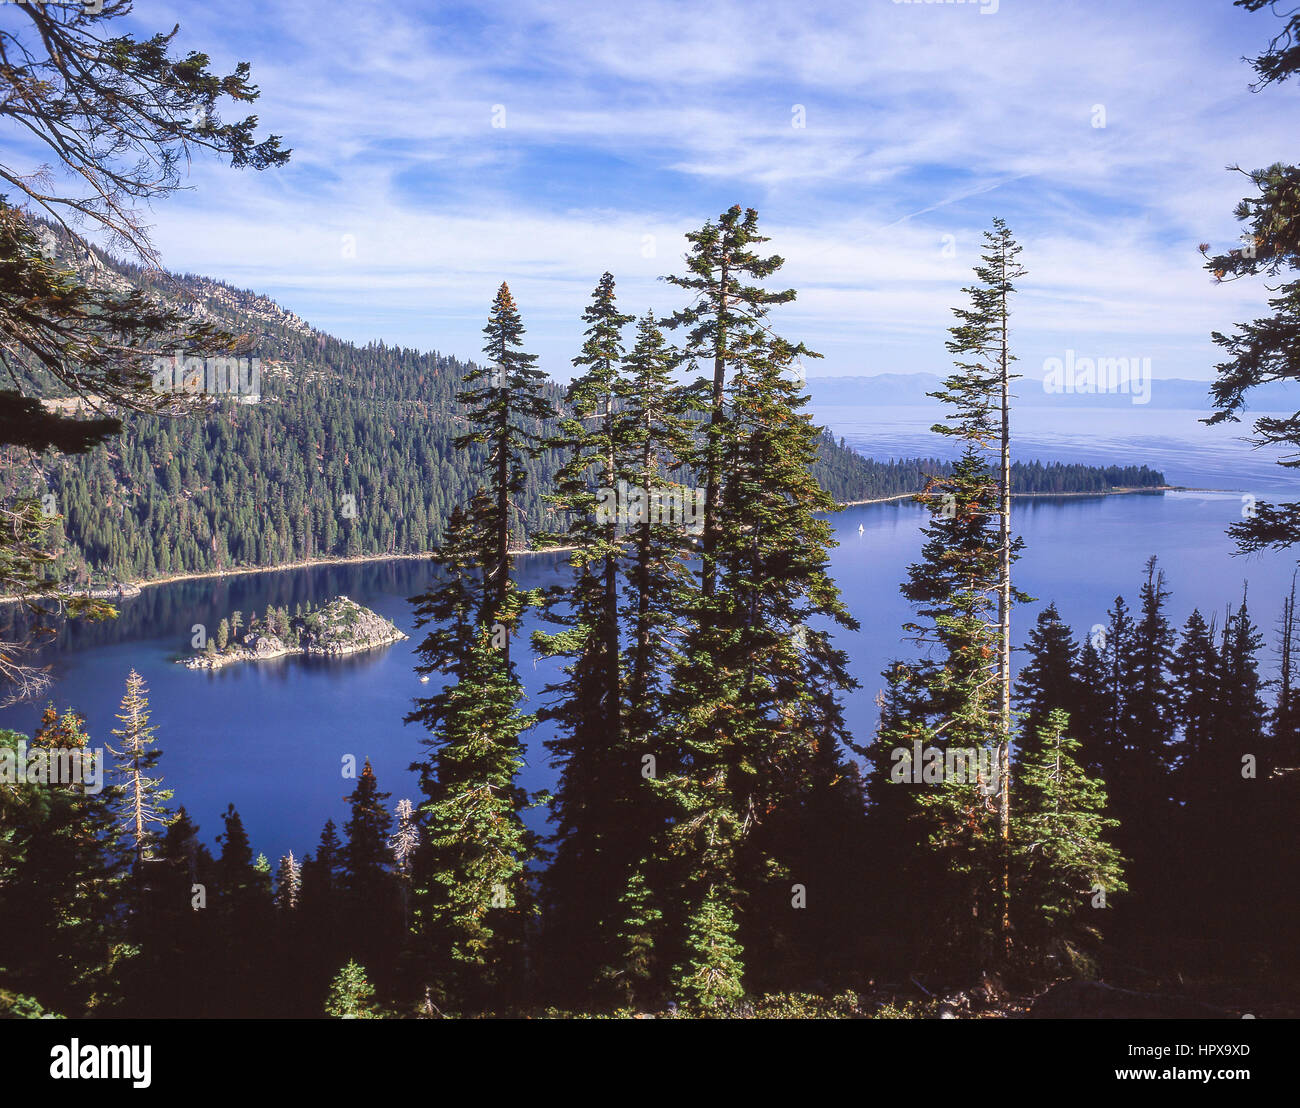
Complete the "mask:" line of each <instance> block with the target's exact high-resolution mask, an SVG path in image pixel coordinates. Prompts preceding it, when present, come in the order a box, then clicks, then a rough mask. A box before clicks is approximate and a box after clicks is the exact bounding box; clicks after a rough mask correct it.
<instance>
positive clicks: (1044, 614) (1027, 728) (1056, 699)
mask: <svg viewBox="0 0 1300 1108" xmlns="http://www.w3.org/2000/svg"><path fill="white" fill-rule="evenodd" d="M1025 650H1026V652H1027V654H1028V656H1029V657H1028V660H1027V661H1026V662H1025V664H1024V665H1023V666H1022V667H1021V669H1020V674H1019V676H1018V677H1017V679H1016V687H1015V694H1016V706H1017V708H1018V709H1019V711H1020V717H1021V718H1020V734H1019V737H1018V738H1017V740H1016V750H1015V755H1016V761H1017V763H1020V762H1023V761H1024V760H1025V759H1026V758H1029V757H1032V756H1033V755H1034V754H1035V753H1036V751H1035V749H1034V748H1035V743H1036V742H1037V739H1038V734H1039V732H1040V731H1041V730H1042V729H1043V728H1044V727H1045V726H1046V724H1047V717H1048V716H1049V715H1050V714H1051V713H1052V711H1053V710H1055V709H1060V710H1061V711H1064V712H1066V713H1067V714H1070V713H1071V712H1073V711H1074V709H1075V706H1076V704H1077V703H1078V700H1079V693H1080V690H1079V677H1078V674H1077V672H1076V666H1077V659H1076V657H1075V649H1074V641H1073V639H1072V638H1071V635H1070V628H1069V627H1068V626H1066V624H1065V622H1064V621H1063V620H1062V619H1061V615H1060V613H1059V612H1058V611H1057V610H1056V605H1055V604H1048V605H1047V607H1046V608H1044V609H1043V610H1042V611H1041V612H1040V613H1039V614H1038V622H1037V623H1036V624H1035V626H1034V629H1033V630H1032V631H1030V632H1029V642H1028V643H1027V644H1026V646H1025Z"/></svg>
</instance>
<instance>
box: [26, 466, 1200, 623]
mask: <svg viewBox="0 0 1300 1108" xmlns="http://www.w3.org/2000/svg"><path fill="white" fill-rule="evenodd" d="M1213 491H1216V490H1213V489H1192V488H1189V487H1188V486H1186V485H1154V486H1151V487H1145V488H1114V489H1104V490H1099V491H1096V492H1015V493H1012V494H1011V496H1012V499H1021V498H1033V497H1046V496H1055V497H1067V496H1068V497H1078V496H1135V495H1139V494H1142V493H1153V492H1213ZM916 495H917V494H916V493H914V492H903V493H899V494H898V495H896V496H882V497H876V498H874V499H870V500H844V501H840V502H838V507H840V508H859V507H863V506H864V505H867V504H892V503H894V502H896V501H900V500H912V499H914V498H915V497H916ZM573 549H574V547H572V546H551V547H547V548H546V549H544V550H515V551H511V553H512V554H513V555H514V556H515V557H520V558H526V557H529V556H532V555H536V554H562V553H565V552H567V551H571V550H573ZM424 558H427V559H430V560H432V559H433V554H432V552H430V551H424V552H422V553H419V554H351V555H343V556H340V557H334V558H312V559H309V560H307V561H297V562H283V563H281V564H280V565H275V566H247V567H240V568H237V569H225V570H216V569H214V570H207V571H205V572H203V573H176V574H170V575H169V576H167V577H151V578H150V579H149V580H147V581H123V582H122V587H123V588H128V589H129V588H136V589H140V590H144V589H148V588H154V587H156V586H159V585H175V584H179V583H180V582H182V581H211V580H215V579H217V578H226V577H245V576H249V575H252V574H255V573H280V572H282V571H285V570H295V569H313V568H315V567H318V566H347V565H362V564H364V563H366V562H397V561H416V560H419V559H424ZM100 588H101V591H102V587H100ZM63 595H64V596H65V597H74V596H83V595H84V594H83V593H80V592H75V593H66V594H63ZM20 599H21V598H20V597H16V596H2V597H0V604H13V603H16V602H18V601H19V600H20ZM109 599H111V598H109ZM123 599H127V600H133V599H135V597H134V596H127V597H123Z"/></svg>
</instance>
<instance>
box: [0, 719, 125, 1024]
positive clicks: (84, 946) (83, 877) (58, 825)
mask: <svg viewBox="0 0 1300 1108" xmlns="http://www.w3.org/2000/svg"><path fill="white" fill-rule="evenodd" d="M23 738H24V737H23V736H21V735H17V734H15V733H14V732H12V731H8V732H3V731H0V764H3V760H4V758H5V756H6V755H8V756H9V757H10V758H13V759H15V762H17V761H18V742H19V740H23ZM28 748H29V749H28V751H27V759H28V761H30V762H31V763H33V766H34V772H35V773H36V775H37V779H36V780H35V781H29V782H27V783H17V784H14V785H6V786H5V787H4V788H0V827H3V829H4V830H3V832H2V833H0V933H2V934H5V935H11V936H22V943H23V948H22V957H21V958H20V959H19V958H13V959H6V960H5V969H4V973H3V977H4V980H5V986H6V987H7V988H12V989H14V990H15V991H17V992H20V993H24V994H27V995H31V996H34V997H36V998H38V999H39V1000H40V1001H41V1002H42V1003H43V1004H44V1005H45V1006H46V1007H47V1008H49V1009H51V1010H53V1011H57V1012H60V1013H63V1014H65V1015H82V1014H87V1013H99V1014H103V1013H107V1012H110V1011H112V1010H113V1009H114V1007H115V1006H116V1005H117V1004H118V1002H119V1000H120V996H121V975H122V973H123V971H124V969H125V968H126V967H127V965H128V963H129V959H130V958H131V955H132V953H133V952H132V950H131V948H130V947H129V946H128V945H127V943H126V935H125V934H124V932H123V928H122V920H121V912H120V905H121V903H122V901H123V899H124V893H125V891H126V890H125V884H126V879H127V875H128V873H129V866H128V864H127V853H126V851H125V849H124V844H123V843H122V842H121V838H120V833H119V831H118V826H117V821H116V820H115V818H114V815H113V801H114V799H115V793H116V790H115V788H112V787H108V788H104V789H103V791H96V790H97V785H96V782H97V781H98V782H99V783H102V777H100V776H99V775H100V774H102V773H103V770H104V767H103V765H102V764H100V763H99V761H98V758H97V755H96V753H95V752H94V751H93V750H91V749H90V748H89V736H88V735H87V734H86V730H85V721H84V720H83V719H82V718H81V717H80V716H78V715H77V714H76V713H75V712H73V711H71V710H69V711H65V712H64V713H63V714H62V715H59V714H58V713H57V712H56V711H55V709H54V707H53V706H50V707H49V708H47V709H46V710H45V711H44V712H43V714H42V717H41V723H40V726H39V727H38V728H37V729H36V731H35V733H34V734H33V736H32V738H31V741H30V743H28ZM54 759H57V761H58V762H59V763H60V766H61V767H65V766H66V767H68V768H69V769H71V770H73V774H72V776H71V777H70V778H64V779H63V780H59V781H55V780H53V779H52V777H53V775H52V774H51V772H50V769H49V766H50V761H51V760H54ZM42 767H43V768H42ZM78 770H79V772H78ZM59 776H60V777H63V774H62V773H60V774H59ZM78 777H79V778H80V779H79V780H78V779H77V778H78Z"/></svg>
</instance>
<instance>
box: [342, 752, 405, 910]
mask: <svg viewBox="0 0 1300 1108" xmlns="http://www.w3.org/2000/svg"><path fill="white" fill-rule="evenodd" d="M390 795H391V794H390V793H385V792H380V791H379V785H378V782H377V781H376V780H375V771H374V770H373V769H372V768H371V766H370V759H369V758H367V759H366V761H365V765H364V766H363V767H362V770H361V776H360V777H358V778H357V785H356V788H355V789H353V790H352V795H351V796H349V797H348V798H347V799H348V803H349V804H350V805H351V806H352V814H351V816H349V818H348V821H347V823H345V824H344V825H343V830H344V833H345V834H346V835H347V842H346V843H345V845H344V847H343V851H342V866H343V874H342V877H343V889H344V891H345V892H346V893H347V895H348V896H349V897H351V898H352V900H353V902H354V903H355V904H356V905H357V906H358V907H359V908H361V909H363V910H366V911H376V912H377V911H380V910H381V907H382V905H383V904H384V903H385V901H387V900H388V899H390V898H391V895H392V874H391V873H390V872H389V869H388V862H389V853H388V834H389V832H390V831H391V829H392V825H393V818H392V816H390V815H389V814H388V811H387V809H385V808H384V804H383V802H384V801H385V800H387V799H388V798H389V796H390Z"/></svg>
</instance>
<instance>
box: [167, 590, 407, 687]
mask: <svg viewBox="0 0 1300 1108" xmlns="http://www.w3.org/2000/svg"><path fill="white" fill-rule="evenodd" d="M406 637H407V636H406V635H404V634H402V632H401V631H399V630H398V629H397V628H396V627H395V626H394V625H393V624H392V623H391V622H390V621H389V620H386V619H384V617H383V616H381V615H379V614H377V613H376V612H372V611H371V610H370V609H369V608H363V607H362V606H361V605H360V604H358V603H357V602H356V601H354V600H349V599H348V598H347V597H346V596H336V597H335V598H334V599H333V600H331V601H330V602H329V603H328V604H326V605H325V606H324V607H322V608H315V609H313V608H312V606H311V604H310V603H309V604H308V605H307V608H306V609H305V610H304V609H303V608H301V606H300V607H299V608H298V609H297V610H296V611H295V614H294V615H292V616H291V615H289V612H288V609H287V608H274V607H271V608H267V610H266V612H265V613H264V614H259V613H256V612H254V613H252V614H250V615H249V616H248V617H247V619H246V620H245V618H244V615H243V613H241V612H234V613H232V614H231V616H230V617H229V618H228V619H223V620H222V621H221V622H220V623H219V624H218V625H217V629H216V633H215V634H214V635H212V636H211V637H210V638H208V640H207V642H206V644H205V645H204V647H203V649H202V650H198V651H196V652H195V653H193V654H191V655H189V656H188V657H185V658H180V659H178V661H179V662H180V663H181V665H183V666H187V667H188V668H190V669H221V668H222V667H223V666H228V665H233V664H234V663H235V662H264V661H267V660H268V659H271V658H283V657H285V656H287V655H290V654H307V655H314V656H316V657H336V656H339V655H343V654H356V653H357V652H359V651H362V650H373V649H375V648H376V647H380V646H387V645H389V644H390V643H395V642H397V641H399V640H400V639H404V638H406Z"/></svg>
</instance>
